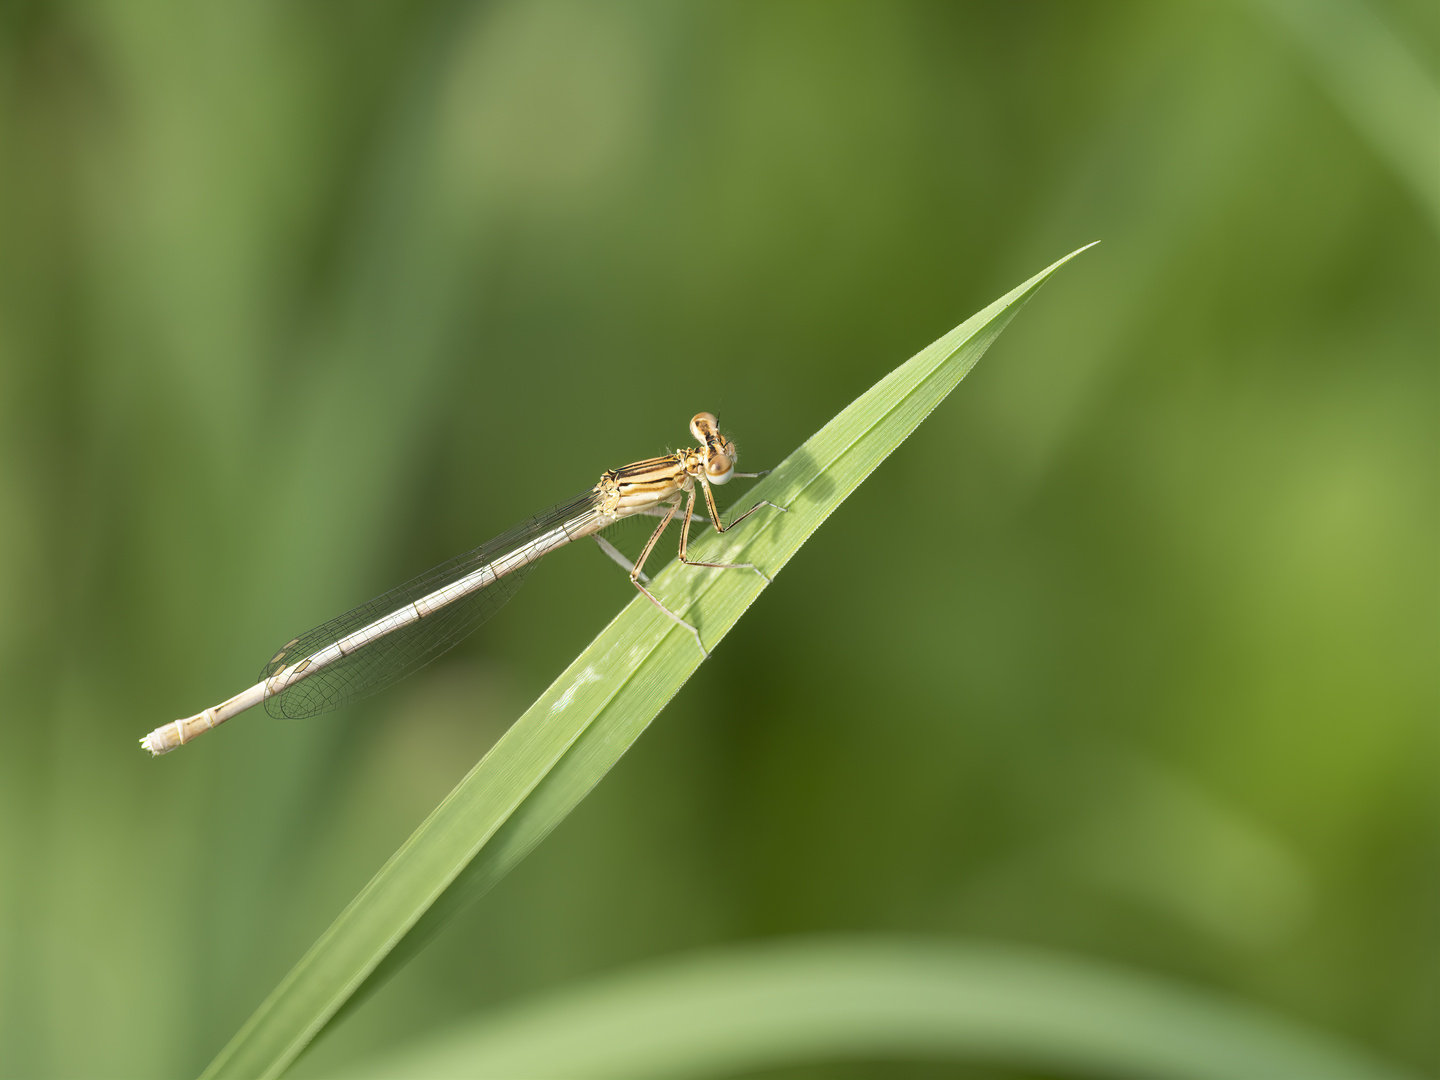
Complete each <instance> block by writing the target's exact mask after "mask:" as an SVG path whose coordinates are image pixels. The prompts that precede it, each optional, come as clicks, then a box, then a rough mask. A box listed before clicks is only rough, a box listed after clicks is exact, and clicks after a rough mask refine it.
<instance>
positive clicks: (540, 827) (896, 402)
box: [203, 245, 1093, 1080]
mask: <svg viewBox="0 0 1440 1080" xmlns="http://www.w3.org/2000/svg"><path fill="white" fill-rule="evenodd" d="M1090 246H1093V245H1087V246H1086V247H1085V248H1080V249H1079V250H1077V251H1075V252H1072V253H1071V254H1069V255H1067V256H1065V257H1064V258H1063V259H1060V260H1059V261H1057V262H1055V263H1054V264H1052V265H1051V266H1049V267H1047V268H1046V269H1044V270H1042V271H1041V272H1040V273H1038V274H1036V275H1035V276H1034V277H1032V278H1030V279H1029V280H1028V281H1026V282H1024V283H1023V284H1021V285H1019V286H1017V287H1016V288H1014V289H1012V290H1011V291H1010V292H1009V293H1007V294H1006V295H1005V296H1003V297H1001V298H1000V299H998V300H996V301H995V302H994V303H992V304H990V305H989V306H988V307H986V308H985V309H983V310H982V311H980V312H978V313H977V314H975V315H974V316H972V317H971V318H969V319H967V320H966V321H965V322H964V323H962V324H961V325H960V326H958V327H956V328H955V329H954V330H952V331H950V332H949V333H948V334H946V335H944V336H943V337H941V338H940V339H938V340H937V341H935V342H934V343H932V344H931V345H929V346H927V347H926V348H925V349H922V350H921V351H920V352H919V353H917V354H916V355H915V356H914V357H912V358H911V359H910V360H908V361H906V362H905V363H904V364H902V365H901V366H900V367H898V368H896V369H895V370H894V371H892V372H890V374H888V375H886V376H885V377H884V378H883V379H881V380H880V381H879V382H878V383H876V384H875V386H873V387H871V388H870V390H868V391H866V392H865V393H864V394H862V395H861V396H860V397H859V398H857V399H856V400H855V401H854V402H852V403H851V404H850V405H849V406H848V407H847V408H846V409H844V410H843V411H842V412H841V413H840V414H839V415H837V416H836V417H835V418H834V419H833V420H831V421H830V422H829V423H828V424H826V425H825V426H824V427H823V428H822V429H821V430H820V431H818V432H817V433H816V434H815V435H813V436H812V437H811V438H810V439H808V440H807V441H806V442H805V443H804V445H802V446H801V447H800V448H799V449H798V450H796V451H795V452H794V453H793V454H791V455H790V456H789V457H787V458H786V459H785V461H784V462H782V463H781V464H780V465H779V466H777V467H776V468H775V469H774V470H773V471H772V472H771V474H770V475H769V476H767V477H766V478H765V479H764V480H762V481H761V482H760V483H759V484H758V485H757V486H756V487H755V488H754V489H753V491H752V492H750V493H748V494H747V496H746V499H745V501H746V502H747V503H749V502H752V501H754V500H758V499H768V500H770V501H771V502H774V503H778V504H780V505H782V506H785V507H787V512H785V513H780V512H778V511H772V510H768V509H762V510H761V511H759V512H757V513H756V515H755V516H754V517H753V518H752V519H751V520H750V521H749V522H747V523H746V524H745V525H744V526H742V527H741V528H740V529H737V530H736V531H735V532H734V533H728V532H727V533H725V534H723V535H716V534H714V533H713V532H711V533H708V534H707V535H705V536H704V537H703V538H701V540H700V541H699V542H698V543H697V544H695V545H693V547H692V551H693V552H694V554H695V556H696V558H698V559H700V560H704V561H712V562H729V561H736V562H751V563H754V564H755V565H757V566H758V567H760V568H761V569H762V570H763V571H764V572H765V574H766V575H768V577H769V578H771V579H772V580H773V578H774V577H775V575H776V573H778V571H779V570H780V569H781V568H782V567H783V566H784V565H785V564H786V563H787V562H788V561H789V560H790V559H791V558H793V557H794V555H795V553H796V551H798V550H799V548H800V546H801V545H802V544H803V543H804V542H805V541H806V540H807V539H808V538H809V537H810V535H811V534H812V533H813V532H814V531H815V530H816V529H817V528H819V526H820V525H821V524H822V523H823V522H824V520H825V519H826V518H827V517H829V515H830V514H831V513H833V512H834V510H835V509H836V507H838V506H839V505H840V503H841V502H843V501H844V499H845V498H846V497H847V496H848V495H849V494H850V492H852V491H853V490H854V489H855V488H856V487H858V486H859V484H860V483H861V482H862V481H863V480H864V479H865V478H866V477H867V476H869V475H870V473H871V472H873V471H874V470H875V468H876V467H877V466H879V464H880V463H881V462H882V461H883V460H884V459H885V458H886V457H888V456H889V455H890V453H891V452H893V451H894V449H895V448H896V447H897V446H899V445H900V443H901V442H903V441H904V440H905V438H906V437H908V436H909V434H910V433H911V432H912V431H913V430H914V429H915V428H916V427H917V426H918V425H919V424H920V422H921V421H922V420H924V419H925V417H926V416H928V415H929V414H930V412H931V411H932V410H933V409H934V408H935V407H936V406H937V405H939V403H940V402H941V401H942V400H944V398H945V397H946V395H948V394H949V393H950V391H951V390H953V389H954V388H955V386H956V385H958V383H959V382H960V380H961V379H962V378H964V376H965V375H966V374H967V373H968V372H969V371H970V369H971V368H972V367H974V365H975V363H976V362H977V361H978V360H979V358H980V357H981V356H982V355H983V354H984V352H985V350H986V349H987V348H989V346H990V344H991V343H992V342H993V341H994V340H995V338H996V337H997V336H998V335H999V334H1000V332H1001V331H1002V330H1003V329H1004V328H1005V326H1006V325H1007V324H1008V323H1009V321H1010V320H1011V319H1012V318H1013V317H1014V316H1015V314H1016V312H1017V311H1018V310H1019V309H1020V307H1021V306H1023V304H1024V303H1025V302H1026V301H1027V300H1028V299H1029V298H1030V297H1031V296H1032V295H1033V294H1034V293H1035V291H1036V290H1037V289H1039V288H1040V286H1041V285H1042V284H1044V282H1045V281H1046V280H1047V279H1048V278H1049V277H1050V275H1051V274H1053V273H1054V272H1055V271H1056V270H1058V269H1059V268H1060V267H1061V266H1063V265H1064V264H1065V263H1067V262H1069V261H1070V260H1071V259H1073V258H1075V256H1077V255H1079V254H1080V252H1082V251H1085V250H1087V248H1088V247H1090ZM766 585H767V581H766V578H765V577H762V576H761V575H760V574H752V573H747V572H743V571H720V570H709V571H697V570H695V569H694V568H691V567H686V566H684V565H682V564H679V563H678V561H677V562H675V563H672V564H671V565H670V566H669V567H668V568H667V569H665V570H664V571H663V572H662V573H661V574H659V575H657V576H656V578H655V582H654V585H653V586H652V589H653V590H654V591H655V592H656V593H657V595H660V596H663V597H665V598H666V600H667V602H669V603H670V604H671V605H672V609H673V610H675V611H677V612H678V613H679V614H681V615H682V616H685V617H687V618H689V619H690V620H691V621H692V622H693V623H694V624H695V625H696V626H697V627H698V628H699V630H700V633H701V635H702V637H703V638H704V640H705V643H706V646H707V647H708V648H710V649H713V648H714V647H715V646H716V645H717V644H718V643H719V642H720V640H721V639H722V638H723V637H724V636H725V635H726V634H727V633H728V632H729V631H730V629H731V628H732V627H733V626H734V625H735V623H736V622H737V621H738V620H739V618H740V616H741V615H743V614H744V612H745V610H746V609H747V608H749V606H750V605H751V604H752V603H754V602H755V600H756V599H757V598H758V597H759V595H760V593H761V591H762V590H763V589H764V588H765V586H766ZM700 661H701V656H700V653H699V650H697V649H696V648H695V643H694V640H693V639H692V638H691V637H690V635H689V634H688V633H686V632H685V631H684V630H682V629H680V628H678V627H676V626H675V624H674V623H672V622H671V621H670V620H669V619H667V618H665V616H664V615H662V614H661V613H660V612H658V611H656V610H655V609H654V607H653V606H652V605H651V604H650V603H649V602H648V601H647V600H645V598H644V597H637V598H636V599H635V600H634V601H632V602H631V603H630V604H629V605H627V606H626V607H625V608H624V609H623V610H622V611H621V612H620V613H619V614H618V615H617V616H616V617H615V619H614V620H613V621H612V622H611V623H610V625H609V626H608V627H606V628H605V630H603V631H602V632H601V633H600V635H599V636H598V637H596V639H595V640H594V641H593V642H592V643H591V644H590V645H589V646H588V647H587V648H586V649H585V651H584V652H582V653H581V654H580V656H579V657H577V658H576V659H575V661H574V662H573V663H572V664H571V665H570V666H569V667H568V668H567V669H566V670H565V672H564V673H563V674H562V675H561V676H560V677H559V678H558V679H556V680H555V682H554V683H553V684H551V686H550V687H549V688H548V689H547V690H546V691H545V692H544V693H543V694H541V695H540V697H539V699H538V700H537V701H536V702H535V703H534V704H533V705H532V706H531V707H530V708H529V709H527V710H526V712H525V713H524V714H523V715H522V716H521V717H520V719H518V720H517V721H516V722H515V724H514V725H513V726H512V727H511V728H510V730H509V731H508V732H506V734H505V735H504V736H503V737H502V738H501V739H500V740H499V741H498V742H497V743H496V744H495V746H494V747H493V748H492V749H491V750H490V752H489V753H488V754H486V756H485V757H484V759H482V760H481V762H480V763H479V764H478V765H476V766H475V768H474V769H472V770H471V771H470V773H469V774H468V775H467V776H466V777H465V778H464V779H463V780H462V781H461V782H460V783H459V784H458V785H457V786H456V787H455V789H454V790H453V791H452V792H451V793H450V794H449V795H448V796H447V797H446V798H445V800H444V801H443V802H441V804H440V805H439V806H437V807H436V809H435V810H434V811H433V812H432V813H431V814H430V816H429V817H428V818H427V819H426V820H425V821H424V822H423V823H422V824H421V825H420V827H419V828H418V829H416V831H415V833H414V834H413V835H412V836H411V837H410V838H409V839H408V840H407V841H406V842H405V843H404V844H403V845H402V846H401V847H400V849H399V850H398V851H396V853H395V854H394V855H393V856H391V858H390V860H389V861H388V862H386V864H385V865H384V866H383V867H382V868H381V869H380V871H379V872H378V873H377V874H376V875H375V877H374V878H372V879H371V881H370V882H369V883H368V884H367V885H366V886H365V888H364V889H362V890H361V892H360V893H359V894H358V895H357V896H356V897H355V899H354V900H352V901H351V902H350V904H349V905H348V906H347V907H346V908H345V910H344V911H343V912H341V914H340V915H339V917H338V918H337V919H336V920H335V922H334V923H332V924H331V926H330V927H329V928H328V929H327V930H326V931H325V933H324V934H322V935H321V936H320V938H319V939H318V940H317V941H316V942H315V944H314V945H313V946H312V947H311V948H310V950H309V951H308V952H307V953H306V954H305V956H304V957H302V958H301V960H300V961H299V962H298V963H297V964H296V966H295V967H294V968H293V969H292V970H291V971H290V973H289V974H288V975H287V976H286V977H285V979H284V980H283V981H282V982H281V983H280V984H279V986H277V987H276V989H275V990H274V991H273V992H272V993H271V995H270V997H269V998H267V999H266V1001H265V1002H264V1003H263V1004H262V1005H261V1006H260V1008H259V1009H258V1010H257V1011H256V1012H255V1014H254V1015H253V1016H252V1017H251V1018H250V1019H249V1020H248V1021H247V1022H246V1024H245V1025H244V1026H243V1027H242V1028H241V1029H240V1031H239V1032H238V1033H237V1034H236V1035H235V1037H234V1038H233V1039H232V1040H231V1041H230V1043H229V1044H228V1045H227V1046H226V1047H225V1048H224V1049H223V1050H222V1051H221V1052H220V1054H219V1055H218V1056H217V1057H216V1058H215V1060H214V1061H212V1062H211V1064H210V1066H209V1067H208V1068H207V1069H206V1071H205V1073H204V1074H203V1076H204V1077H205V1078H207V1080H208V1078H215V1080H220V1078H224V1077H252V1076H261V1077H273V1076H279V1075H280V1074H281V1073H283V1072H284V1070H285V1069H286V1068H287V1067H288V1066H289V1065H290V1063H291V1062H293V1061H294V1060H295V1058H296V1057H297V1056H299V1054H300V1053H301V1052H302V1051H303V1050H304V1048H305V1047H306V1046H307V1045H308V1044H309V1043H310V1042H311V1041H312V1040H313V1039H314V1038H315V1036H316V1035H318V1034H319V1033H320V1032H321V1031H322V1030H323V1029H324V1028H325V1026H326V1025H327V1024H329V1023H330V1022H331V1021H332V1020H334V1019H335V1018H336V1016H337V1015H339V1014H340V1013H341V1011H342V1010H346V1009H347V1005H348V1006H349V1008H353V1007H354V1004H355V1003H357V1002H358V1001H360V1000H363V998H364V997H365V996H366V995H368V994H369V993H371V992H373V990H374V989H375V988H376V987H378V986H379V985H380V984H381V983H383V981H384V980H385V979H386V978H388V976H389V975H390V974H393V973H394V972H395V971H396V970H398V969H399V968H400V967H401V966H403V965H404V964H405V963H406V962H408V961H409V959H411V958H412V957H413V956H414V955H415V954H416V953H417V952H418V951H419V950H420V949H421V948H423V946H424V944H425V943H426V942H428V941H429V940H430V939H431V938H433V936H434V935H435V934H436V933H438V932H439V930H440V929H441V928H442V927H443V926H444V924H445V922H447V921H448V920H449V919H450V918H452V917H453V916H454V914H455V913H456V912H458V911H459V910H460V909H461V908H463V907H464V906H465V905H466V904H468V903H469V902H470V901H472V900H473V899H475V898H476V897H478V896H480V895H481V894H483V892H484V891H485V890H486V889H488V888H489V887H490V886H491V885H493V884H494V883H495V882H496V881H498V880H499V879H500V878H502V877H503V876H504V875H505V874H506V873H508V872H509V870H510V869H511V868H512V867H513V866H514V865H515V864H516V863H518V862H519V861H520V859H522V858H524V856H525V855H526V854H527V853H528V852H529V851H530V850H532V849H533V848H534V846H535V845H536V844H538V843H539V842H540V841H541V840H542V839H544V837H545V836H546V835H547V834H548V833H549V832H550V830H551V829H553V828H554V827H555V826H556V825H557V824H559V822H560V821H561V820H563V819H564V817H565V816H566V815H568V814H569V813H570V811H571V810H573V809H574V807H575V806H576V805H578V804H579V802H580V801H581V800H582V799H583V798H584V797H585V795H586V794H588V793H589V792H590V790H591V789H592V788H593V787H594V786H595V785H596V784H597V783H599V781H600V780H601V779H602V778H603V777H604V775H605V773H607V772H608V771H609V770H610V769H611V768H612V767H613V766H614V764H615V763H616V762H617V761H618V760H619V759H620V757H621V755H623V754H624V752H625V750H627V749H628V748H629V747H630V745H631V744H632V743H633V742H634V741H635V740H636V739H637V738H639V736H640V735H641V733H643V731H644V730H645V728H646V727H648V726H649V724H650V722H651V720H653V719H654V718H655V716H656V715H657V714H658V713H659V712H660V710H661V709H662V708H664V706H665V704H666V703H667V702H669V700H670V699H671V698H672V697H674V696H675V694H676V693H678V692H679V690H680V688H681V687H682V686H683V685H684V684H685V681H686V680H687V679H688V678H689V677H690V675H691V674H693V673H694V671H695V669H696V668H697V667H699V665H700ZM347 1011H348V1010H347Z"/></svg>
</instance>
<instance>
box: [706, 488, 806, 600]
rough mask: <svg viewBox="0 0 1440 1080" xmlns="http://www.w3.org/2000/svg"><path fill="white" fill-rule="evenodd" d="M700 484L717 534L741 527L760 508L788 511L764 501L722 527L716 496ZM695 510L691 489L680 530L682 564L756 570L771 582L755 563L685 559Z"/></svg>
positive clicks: (767, 575)
mask: <svg viewBox="0 0 1440 1080" xmlns="http://www.w3.org/2000/svg"><path fill="white" fill-rule="evenodd" d="M700 484H701V486H702V487H703V488H704V489H705V502H706V505H707V506H708V507H709V508H710V522H711V524H713V525H714V526H715V531H716V532H728V531H729V530H730V529H733V528H734V527H735V526H736V525H739V524H740V522H742V521H744V520H745V519H746V518H747V517H749V516H750V515H751V514H753V513H754V512H755V511H756V510H759V509H760V507H762V506H774V507H775V509H776V510H779V511H780V512H781V513H785V512H786V511H785V507H783V506H775V504H774V503H772V502H767V501H764V500H762V501H761V502H758V503H756V504H755V505H754V506H752V507H751V508H750V509H749V510H746V511H745V513H743V514H741V515H740V516H739V517H737V518H736V519H735V520H734V521H732V522H731V523H730V524H729V525H721V524H720V512H719V511H718V510H716V509H715V496H714V494H713V493H712V492H711V490H710V485H709V484H708V483H706V482H705V480H704V479H703V478H702V479H701V481H700ZM694 509H695V490H694V488H691V490H690V503H689V505H688V506H687V507H686V508H685V524H684V526H683V527H682V528H681V530H680V561H681V562H683V563H685V564H686V565H687V566H709V567H713V568H714V569H716V570H754V571H755V573H757V574H759V575H760V576H761V577H762V578H764V579H765V580H766V581H767V582H768V581H769V580H770V575H769V574H767V573H765V571H764V570H761V569H760V568H759V567H758V566H756V565H755V564H754V563H748V562H742V563H719V562H699V561H697V560H695V559H688V558H686V557H685V549H686V545H687V544H688V543H689V540H690V517H691V514H692V512H693V511H694Z"/></svg>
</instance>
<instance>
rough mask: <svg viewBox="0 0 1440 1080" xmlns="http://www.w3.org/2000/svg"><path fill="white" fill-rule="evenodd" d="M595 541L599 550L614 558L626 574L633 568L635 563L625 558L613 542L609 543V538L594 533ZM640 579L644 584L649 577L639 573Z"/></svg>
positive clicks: (648, 581) (647, 581)
mask: <svg viewBox="0 0 1440 1080" xmlns="http://www.w3.org/2000/svg"><path fill="white" fill-rule="evenodd" d="M595 543H597V544H599V545H600V550H601V551H603V552H605V554H606V555H609V556H610V558H612V559H614V560H615V561H616V562H617V563H619V564H620V568H621V569H622V570H624V571H625V572H626V573H627V574H628V573H630V571H632V570H634V569H635V564H634V563H632V562H631V561H630V560H629V559H627V558H626V557H625V555H624V553H623V552H622V551H621V550H620V549H619V548H617V547H616V546H615V545H614V544H612V543H610V541H609V540H606V539H605V538H604V537H603V536H601V535H600V534H599V533H596V534H595ZM640 580H641V581H643V582H645V584H646V585H649V584H650V579H649V578H648V577H646V576H645V575H644V574H641V575H640Z"/></svg>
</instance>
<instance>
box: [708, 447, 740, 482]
mask: <svg viewBox="0 0 1440 1080" xmlns="http://www.w3.org/2000/svg"><path fill="white" fill-rule="evenodd" d="M734 472H735V464H734V463H733V462H732V461H731V460H730V459H729V458H728V457H726V456H725V455H724V454H711V455H710V458H709V460H707V461H706V462H705V475H706V476H707V477H709V479H710V482H711V483H712V484H723V483H725V481H727V480H729V479H730V477H731V476H732V475H733V474H734Z"/></svg>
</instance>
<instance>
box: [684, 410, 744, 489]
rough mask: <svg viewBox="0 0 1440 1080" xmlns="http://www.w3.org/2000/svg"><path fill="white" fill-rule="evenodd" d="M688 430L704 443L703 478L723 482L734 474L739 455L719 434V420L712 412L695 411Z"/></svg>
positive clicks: (733, 446)
mask: <svg viewBox="0 0 1440 1080" xmlns="http://www.w3.org/2000/svg"><path fill="white" fill-rule="evenodd" d="M690 431H691V434H693V435H694V436H695V437H696V438H697V439H699V440H700V441H701V442H702V443H704V444H705V445H704V450H705V478H706V479H707V480H709V481H710V483H712V484H723V483H725V482H726V481H727V480H729V479H730V477H731V476H733V475H734V473H735V463H736V462H737V461H739V460H740V455H739V453H738V452H737V451H736V449H735V444H734V443H733V442H731V441H730V440H729V439H727V438H725V436H724V435H721V434H720V421H718V420H716V419H715V414H714V413H708V412H702V413H696V414H695V417H694V419H692V420H691V421H690Z"/></svg>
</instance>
